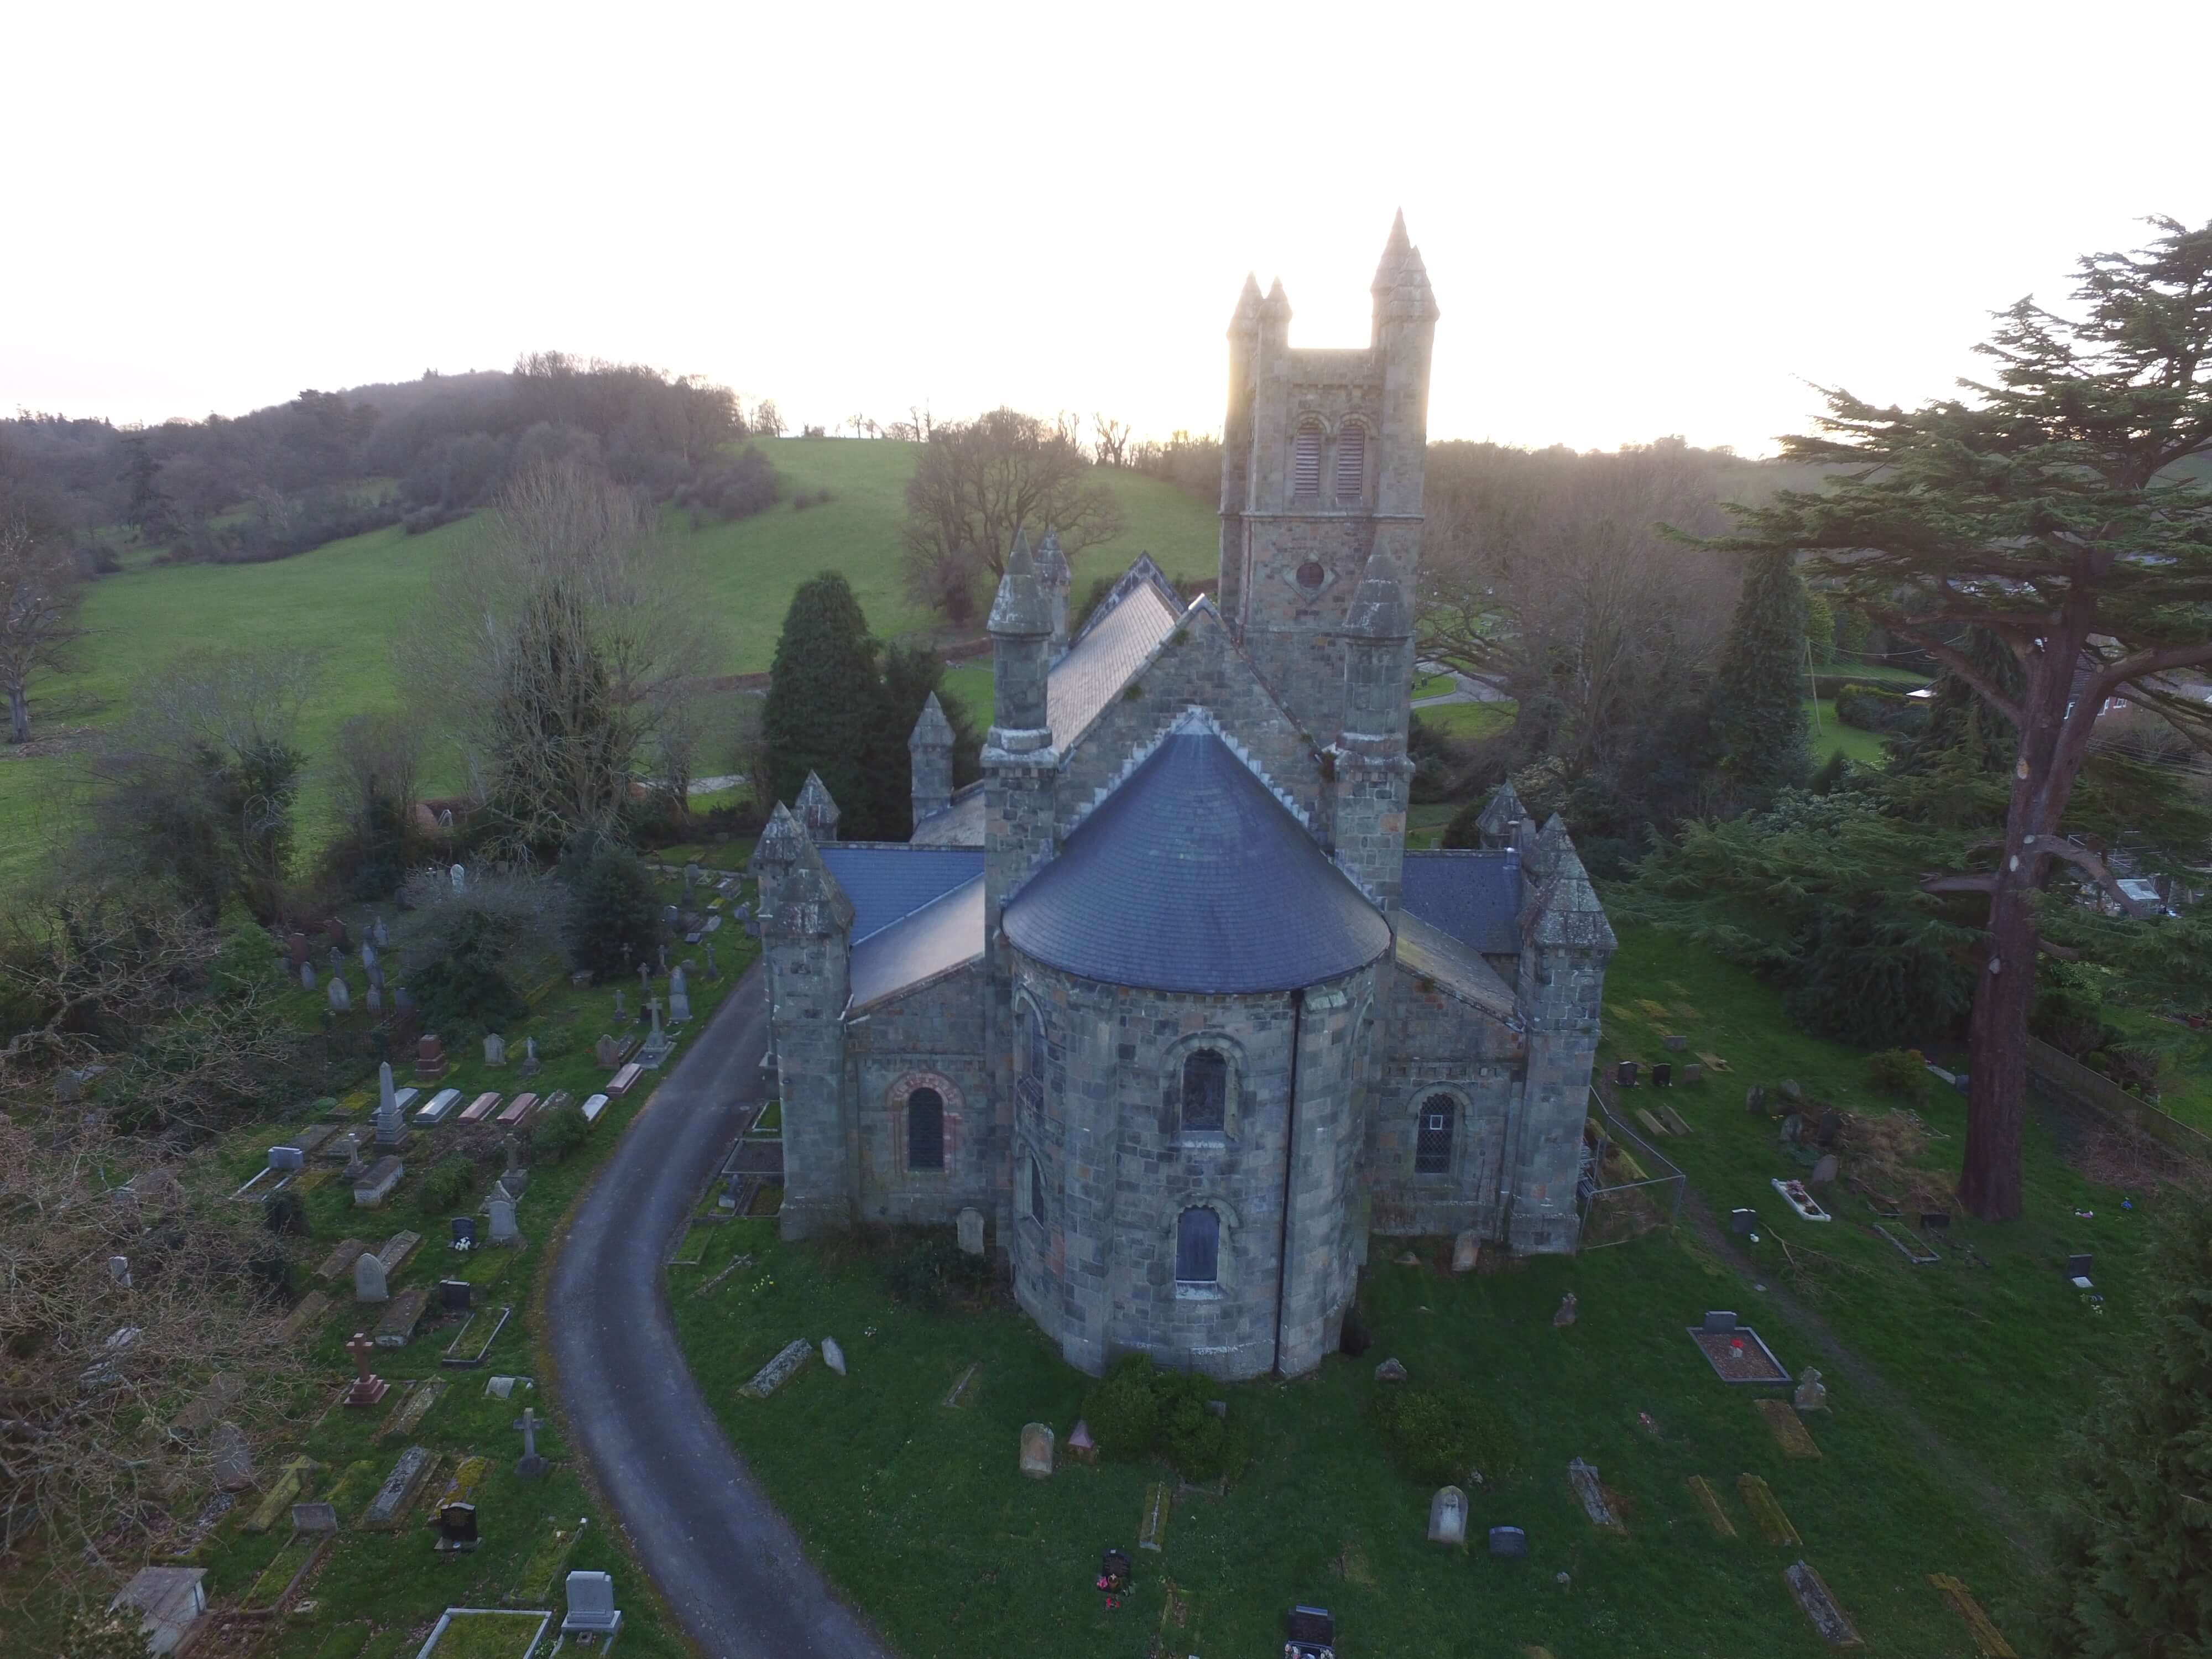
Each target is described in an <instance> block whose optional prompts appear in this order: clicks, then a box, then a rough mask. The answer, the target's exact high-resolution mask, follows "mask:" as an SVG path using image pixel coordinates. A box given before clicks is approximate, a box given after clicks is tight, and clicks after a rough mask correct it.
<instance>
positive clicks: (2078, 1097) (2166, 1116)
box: [2027, 1037, 2212, 1162]
mask: <svg viewBox="0 0 2212 1659" xmlns="http://www.w3.org/2000/svg"><path fill="white" fill-rule="evenodd" d="M2027 1074H2028V1076H2030V1077H2031V1078H2033V1079H2034V1080H2035V1081H2036V1082H2038V1083H2039V1084H2041V1085H2043V1086H2044V1087H2045V1088H2046V1089H2048V1090H2050V1091H2051V1092H2052V1093H2053V1094H2057V1095H2063V1096H2064V1097H2066V1098H2067V1099H2069V1100H2070V1101H2073V1102H2075V1103H2076V1104H2078V1105H2081V1106H2086V1107H2087V1108H2089V1109H2091V1110H2092V1111H2094V1112H2099V1113H2101V1114H2103V1115H2105V1116H2106V1117H2111V1118H2117V1119H2118V1120H2119V1121H2121V1122H2122V1123H2124V1124H2125V1125H2127V1126H2128V1127H2130V1128H2131V1129H2140V1130H2141V1131H2142V1133H2145V1134H2147V1135H2148V1136H2149V1137H2150V1138H2151V1139H2154V1140H2155V1141H2158V1142H2160V1144H2161V1145H2163V1146H2168V1147H2171V1148H2172V1150H2173V1151H2175V1152H2179V1153H2180V1154H2181V1155H2182V1156H2183V1157H2184V1158H2196V1159H2201V1160H2203V1161H2206V1162H2212V1135H2208V1134H2206V1133H2204V1132H2203V1130H2201V1129H2195V1128H2191V1127H2190V1126H2189V1125H2188V1124H2186V1123H2184V1122H2183V1121H2181V1120H2180V1119H2179V1118H2178V1117H2176V1116H2174V1115H2173V1114H2172V1113H2171V1112H2168V1111H2165V1110H2162V1109H2160V1108H2159V1107H2156V1106H2154V1105H2152V1104H2151V1103H2149V1102H2148V1101H2146V1100H2142V1099H2139V1098H2138V1097H2136V1096H2134V1095H2131V1094H2130V1093H2129V1092H2128V1091H2126V1090H2125V1089H2123V1088H2122V1087H2120V1085H2118V1084H2117V1083H2115V1082H2113V1081H2112V1079H2110V1078H2108V1077H2106V1076H2105V1075H2104V1074H2103V1073H2100V1072H2093V1071H2091V1070H2090V1069H2089V1068H2088V1067H2087V1066H2084V1065H2083V1064H2082V1063H2081V1061H2080V1060H2075V1059H2073V1058H2072V1057H2071V1056H2069V1055H2067V1054H2061V1053H2060V1052H2059V1051H2058V1050H2057V1049H2056V1048H2052V1047H2051V1045H2050V1044H2049V1043H2047V1042H2039V1041H2038V1040H2037V1039H2035V1038H2034V1037H2030V1038H2029V1039H2028V1040H2027Z"/></svg>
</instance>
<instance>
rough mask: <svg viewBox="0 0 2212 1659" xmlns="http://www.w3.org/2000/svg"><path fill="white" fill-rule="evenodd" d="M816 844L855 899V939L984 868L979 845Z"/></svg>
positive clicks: (864, 937)
mask: <svg viewBox="0 0 2212 1659" xmlns="http://www.w3.org/2000/svg"><path fill="white" fill-rule="evenodd" d="M817 851H818V852H819V853H820V854H821V855H822V862H823V865H824V866H827V867H828V869H829V873H830V874H831V875H833V876H835V877H836V878H837V885H838V886H840V887H842V888H843V889H844V890H845V896H846V897H847V898H848V899H850V900H851V901H852V902H853V942H854V944H855V945H857V944H859V943H860V941H861V940H862V939H866V938H868V937H869V936H870V935H871V934H873V933H880V932H881V931H882V930H883V929H884V928H886V927H890V925H891V924H892V923H893V922H895V921H898V920H900V919H901V918H902V917H904V916H909V915H913V914H914V913H915V911H916V910H919V909H921V907H922V906H923V905H925V904H927V903H928V902H930V901H931V900H932V899H937V898H942V897H943V896H945V894H947V893H949V892H951V890H953V889H954V888H956V887H958V886H960V885H961V884H963V883H964V882H967V881H969V880H972V879H974V878H977V877H979V876H981V874H982V873H983V849H982V848H980V847H911V846H908V845H906V844H904V843H903V842H862V841H833V842H823V844H822V846H821V847H820V848H817Z"/></svg>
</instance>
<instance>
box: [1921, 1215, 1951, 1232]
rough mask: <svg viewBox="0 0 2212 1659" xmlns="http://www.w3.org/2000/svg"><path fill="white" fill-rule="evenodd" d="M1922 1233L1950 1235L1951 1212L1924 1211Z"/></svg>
mask: <svg viewBox="0 0 2212 1659" xmlns="http://www.w3.org/2000/svg"><path fill="white" fill-rule="evenodd" d="M1920 1231H1922V1232H1923V1233H1948V1232H1949V1231H1951V1212H1949V1211H1948V1210H1923V1211H1922V1212H1920Z"/></svg>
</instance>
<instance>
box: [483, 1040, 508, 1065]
mask: <svg viewBox="0 0 2212 1659" xmlns="http://www.w3.org/2000/svg"><path fill="white" fill-rule="evenodd" d="M483 1048H484V1064H485V1065H487V1066H504V1065H506V1064H507V1039H506V1038H505V1037H503V1036H500V1035H499V1034H498V1033H497V1032H494V1033H493V1034H492V1035H490V1036H487V1037H486V1038H485V1039H484V1044H483Z"/></svg>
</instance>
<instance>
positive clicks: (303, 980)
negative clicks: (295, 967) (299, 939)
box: [300, 962, 315, 991]
mask: <svg viewBox="0 0 2212 1659" xmlns="http://www.w3.org/2000/svg"><path fill="white" fill-rule="evenodd" d="M300 987H301V989H302V990H306V991H312V990H313V989H314V988H315V964H314V963H312V962H303V963H301V964H300Z"/></svg>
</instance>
